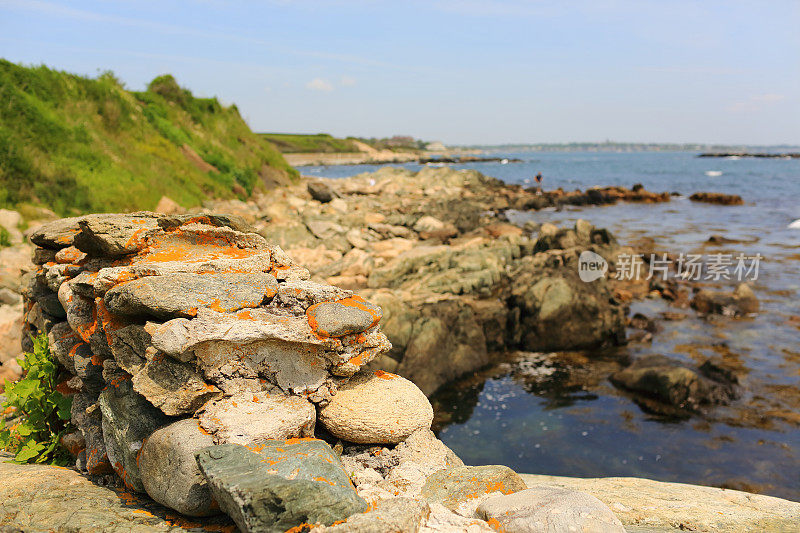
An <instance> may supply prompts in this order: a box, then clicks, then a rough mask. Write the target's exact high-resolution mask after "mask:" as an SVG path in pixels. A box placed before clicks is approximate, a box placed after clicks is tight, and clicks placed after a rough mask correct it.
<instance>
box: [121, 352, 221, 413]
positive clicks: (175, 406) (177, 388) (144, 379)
mask: <svg viewBox="0 0 800 533" xmlns="http://www.w3.org/2000/svg"><path fill="white" fill-rule="evenodd" d="M131 381H132V383H133V389H134V390H135V391H136V392H138V393H139V394H141V395H142V396H144V397H145V398H147V400H148V401H149V402H150V403H151V404H153V405H154V406H156V407H158V408H159V409H160V410H161V411H162V412H163V413H164V414H165V415H169V416H178V415H185V414H192V413H194V412H195V411H197V410H198V409H199V408H200V407H202V405H203V404H204V403H206V402H207V401H208V400H211V399H213V398H218V397H219V396H221V395H222V391H221V390H219V389H218V388H217V387H215V386H214V385H211V384H208V383H206V382H205V381H204V380H203V376H202V375H201V374H200V373H198V372H197V371H196V370H195V369H194V368H193V367H192V366H191V365H189V364H187V363H180V362H178V361H173V360H172V359H170V358H168V357H165V356H164V355H163V354H157V355H156V356H154V357H152V358H151V359H150V360H149V361H147V362H146V363H145V365H144V366H143V367H142V368H141V369H140V370H139V371H138V372H137V373H136V374H134V375H133V378H132V380H131Z"/></svg>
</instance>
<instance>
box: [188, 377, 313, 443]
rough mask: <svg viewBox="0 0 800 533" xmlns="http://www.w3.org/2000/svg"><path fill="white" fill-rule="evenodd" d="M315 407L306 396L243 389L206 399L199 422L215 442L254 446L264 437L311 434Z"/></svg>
mask: <svg viewBox="0 0 800 533" xmlns="http://www.w3.org/2000/svg"><path fill="white" fill-rule="evenodd" d="M315 421H316V410H315V409H314V406H313V405H312V404H311V402H309V401H308V400H306V399H305V398H302V397H299V396H293V395H287V394H284V393H282V392H281V391H280V390H278V389H275V390H273V391H262V392H242V393H239V394H234V395H233V396H230V397H227V398H223V399H221V400H215V401H212V402H209V403H208V404H206V405H205V407H203V409H202V410H201V411H200V412H199V422H200V426H201V427H202V428H203V430H205V431H206V432H207V433H209V434H210V435H212V436H213V440H214V444H226V443H232V444H241V445H245V446H253V445H256V444H259V443H263V442H265V441H267V440H274V439H289V438H293V437H312V436H314V422H315Z"/></svg>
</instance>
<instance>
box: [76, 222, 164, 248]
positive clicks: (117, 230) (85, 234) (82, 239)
mask: <svg viewBox="0 0 800 533" xmlns="http://www.w3.org/2000/svg"><path fill="white" fill-rule="evenodd" d="M156 217H157V215H156V213H148V212H140V213H132V214H130V215H121V214H103V215H86V216H84V217H81V218H80V219H78V227H79V228H80V231H79V232H78V233H77V234H76V235H75V238H74V242H75V246H76V247H77V248H78V249H80V250H81V251H82V252H86V253H89V254H91V255H96V256H109V257H118V256H122V255H128V254H132V253H134V252H138V251H139V250H141V249H142V248H143V247H144V245H145V244H144V243H145V237H146V236H147V234H148V233H150V232H155V231H156V230H157V229H158V221H157V218H156Z"/></svg>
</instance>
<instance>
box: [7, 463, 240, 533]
mask: <svg viewBox="0 0 800 533" xmlns="http://www.w3.org/2000/svg"><path fill="white" fill-rule="evenodd" d="M8 459H10V457H7V456H5V457H0V479H2V483H0V517H2V518H0V522H2V525H0V527H2V529H3V530H4V531H9V532H12V531H13V532H18V531H26V532H27V531H30V532H40V531H41V532H44V531H80V532H82V533H132V532H137V533H145V532H147V533H151V532H152V533H181V532H185V531H190V530H191V531H196V530H195V529H190V527H188V526H182V525H181V524H182V522H183V521H181V520H176V519H175V518H176V517H175V514H174V512H169V513H165V512H164V510H163V509H161V510H160V511H158V510H155V509H153V508H152V506H153V504H152V502H150V504H149V505H143V503H145V502H139V501H136V499H135V498H132V497H131V495H130V494H119V493H118V492H115V491H114V490H112V489H110V488H108V487H103V486H100V485H98V484H97V483H93V482H92V481H90V480H89V479H87V478H86V477H84V476H82V475H81V474H80V473H78V472H75V471H74V470H71V469H68V468H61V467H58V466H50V465H17V464H12V463H10V462H7V461H8ZM154 511H155V512H154ZM168 516H169V517H168ZM195 522H196V521H195ZM196 525H200V524H196ZM203 525H205V524H203ZM208 526H209V530H212V528H213V530H216V531H224V530H225V529H223V528H231V526H232V524H230V523H228V521H227V520H225V519H220V520H216V521H215V522H212V523H209V524H208Z"/></svg>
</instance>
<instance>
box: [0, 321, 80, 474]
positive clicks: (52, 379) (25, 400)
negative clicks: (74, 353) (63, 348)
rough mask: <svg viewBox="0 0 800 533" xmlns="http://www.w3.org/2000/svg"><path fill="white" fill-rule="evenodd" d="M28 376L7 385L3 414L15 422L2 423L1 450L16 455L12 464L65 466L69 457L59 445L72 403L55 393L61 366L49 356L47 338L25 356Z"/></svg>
mask: <svg viewBox="0 0 800 533" xmlns="http://www.w3.org/2000/svg"><path fill="white" fill-rule="evenodd" d="M20 366H22V369H23V370H24V372H25V374H24V377H23V378H22V379H20V380H19V381H17V382H16V383H12V384H9V383H6V392H5V394H6V397H7V400H6V402H5V403H3V409H4V410H13V412H14V415H15V418H14V419H12V420H11V421H10V425H9V427H6V424H7V422H6V421H5V420H0V448H2V449H5V450H7V451H9V452H11V453H13V454H14V460H13V462H15V463H18V464H24V463H50V464H58V465H65V464H67V463H68V461H69V455H68V453H67V452H66V450H64V449H63V448H62V446H61V444H60V440H61V436H62V435H64V434H65V433H66V432H67V430H68V429H69V428H68V425H69V419H70V409H71V407H72V399H71V398H68V397H66V396H64V395H62V394H61V393H60V392H58V391H57V390H56V379H57V376H58V364H57V363H56V362H55V361H54V360H53V356H52V355H51V354H50V348H49V346H48V343H47V336H46V335H44V334H42V335H39V336H38V337H35V338H34V339H33V352H30V353H26V354H25V355H24V356H23V359H22V361H21V362H20ZM9 408H11V409H9Z"/></svg>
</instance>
